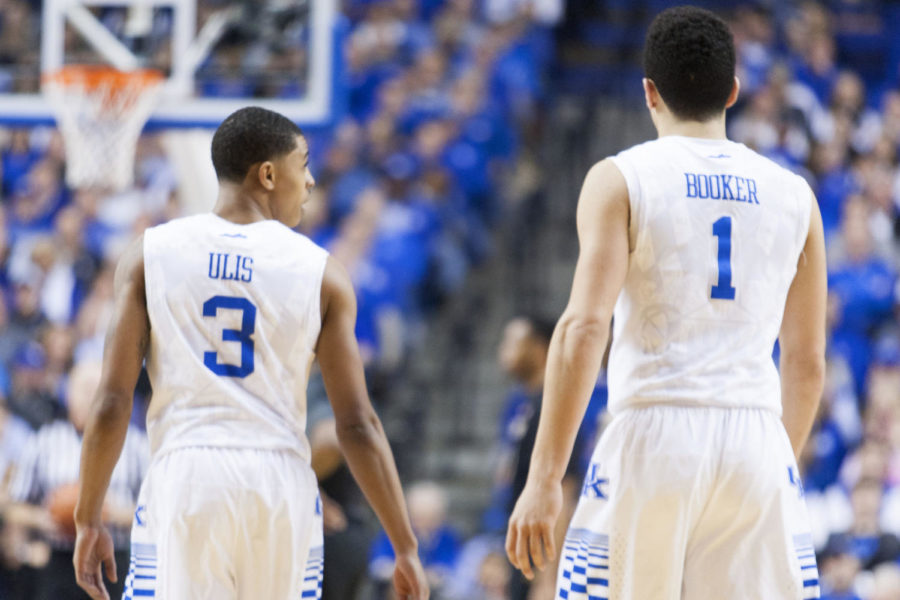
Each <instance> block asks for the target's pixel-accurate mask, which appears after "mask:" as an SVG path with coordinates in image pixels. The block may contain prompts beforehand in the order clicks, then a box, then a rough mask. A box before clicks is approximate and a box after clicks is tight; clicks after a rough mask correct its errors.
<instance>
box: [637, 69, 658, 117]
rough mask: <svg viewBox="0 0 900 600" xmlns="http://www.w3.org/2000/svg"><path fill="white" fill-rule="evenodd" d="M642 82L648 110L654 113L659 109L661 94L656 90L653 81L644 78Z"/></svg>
mask: <svg viewBox="0 0 900 600" xmlns="http://www.w3.org/2000/svg"><path fill="white" fill-rule="evenodd" d="M641 82H642V83H643V84H644V102H645V103H646V105H647V108H648V109H649V110H650V111H651V112H653V111H654V110H655V109H656V108H658V107H659V92H658V91H657V90H656V85H655V84H654V83H653V80H652V79H648V78H647V77H644V78H643V79H642V80H641Z"/></svg>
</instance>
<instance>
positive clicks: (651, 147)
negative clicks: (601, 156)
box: [610, 138, 668, 162]
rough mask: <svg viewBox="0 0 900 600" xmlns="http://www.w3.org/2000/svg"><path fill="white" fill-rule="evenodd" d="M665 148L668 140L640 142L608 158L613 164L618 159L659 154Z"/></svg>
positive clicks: (658, 139)
mask: <svg viewBox="0 0 900 600" xmlns="http://www.w3.org/2000/svg"><path fill="white" fill-rule="evenodd" d="M667 146H668V140H666V139H665V138H657V139H654V140H647V141H646V142H641V143H639V144H635V145H633V146H629V147H628V148H625V149H624V150H620V151H619V152H618V153H617V154H614V155H612V156H610V158H611V159H612V160H613V162H617V160H616V159H619V158H636V157H641V156H646V155H648V154H653V153H656V152H660V151H662V150H664V149H666V148H667Z"/></svg>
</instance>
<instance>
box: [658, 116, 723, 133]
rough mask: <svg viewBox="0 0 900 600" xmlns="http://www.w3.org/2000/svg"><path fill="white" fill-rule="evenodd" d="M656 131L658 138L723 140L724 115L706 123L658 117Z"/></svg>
mask: <svg viewBox="0 0 900 600" xmlns="http://www.w3.org/2000/svg"><path fill="white" fill-rule="evenodd" d="M656 131H657V133H658V134H659V137H665V136H667V135H680V136H684V137H692V138H705V139H711V140H725V139H728V137H727V136H726V134H725V114H724V113H722V116H721V118H718V117H717V118H715V119H710V120H708V121H682V120H680V119H675V118H673V117H671V116H667V117H660V118H658V119H657V120H656Z"/></svg>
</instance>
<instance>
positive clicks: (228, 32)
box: [0, 0, 340, 128]
mask: <svg viewBox="0 0 900 600" xmlns="http://www.w3.org/2000/svg"><path fill="white" fill-rule="evenodd" d="M337 16H338V15H337V0H266V1H257V0H239V1H228V0H45V1H44V3H43V11H42V21H41V27H40V40H39V41H40V53H39V55H38V54H36V53H35V55H34V56H33V57H31V60H25V61H24V62H23V63H22V64H19V65H16V68H15V70H14V72H13V75H12V76H11V77H9V78H7V79H6V80H5V81H0V123H3V124H11V125H15V124H19V125H29V124H40V123H48V124H49V123H52V122H53V120H54V119H53V114H54V113H53V108H52V106H51V105H50V104H49V103H48V102H47V100H46V99H45V98H44V96H43V95H42V94H41V90H40V82H41V78H42V76H44V75H46V74H48V73H52V72H54V71H56V70H57V69H59V68H60V67H62V66H64V65H69V64H108V65H112V66H114V67H116V68H119V69H122V70H130V69H134V68H138V67H151V68H156V69H160V70H161V71H162V72H163V73H164V74H165V76H166V83H165V88H164V92H163V94H162V98H161V101H160V103H159V105H158V107H157V108H156V109H155V111H154V112H153V114H152V116H151V117H150V120H149V122H148V126H149V127H154V128H169V127H203V128H212V127H216V126H217V125H218V124H219V123H220V122H221V121H222V120H223V119H224V118H225V117H226V116H227V115H228V114H230V113H231V112H233V111H235V110H237V109H238V108H241V107H243V106H247V105H251V104H252V105H258V106H264V107H266V108H270V109H272V110H276V111H278V112H280V113H282V114H285V115H287V116H288V117H290V118H291V119H292V120H294V121H296V122H298V123H300V124H301V125H306V126H316V125H322V124H326V123H328V122H329V121H330V120H331V118H332V116H333V106H334V100H335V94H334V85H335V82H336V80H337V72H338V70H339V67H340V64H339V62H340V61H339V58H340V57H339V55H340V53H339V44H340V41H339V39H338V38H339V35H338V31H337V28H338V20H337Z"/></svg>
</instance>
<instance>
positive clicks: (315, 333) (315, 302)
mask: <svg viewBox="0 0 900 600" xmlns="http://www.w3.org/2000/svg"><path fill="white" fill-rule="evenodd" d="M317 247H318V249H319V250H320V252H321V253H322V255H323V257H322V260H321V261H320V266H319V269H318V272H317V273H316V282H317V285H316V290H317V292H318V293H316V294H313V295H312V296H313V299H312V302H310V309H309V314H308V315H307V318H308V319H309V323H310V325H313V324H315V325H316V327H312V326H311V327H310V328H309V338H308V339H307V346H308V347H309V351H310V352H311V353H312V354H313V355H315V354H316V345H317V343H318V341H319V334H320V333H321V332H322V284H323V282H324V281H325V269H326V268H328V258H329V256H330V254H329V253H328V251H327V250H325V249H324V248H322V247H320V246H317Z"/></svg>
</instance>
